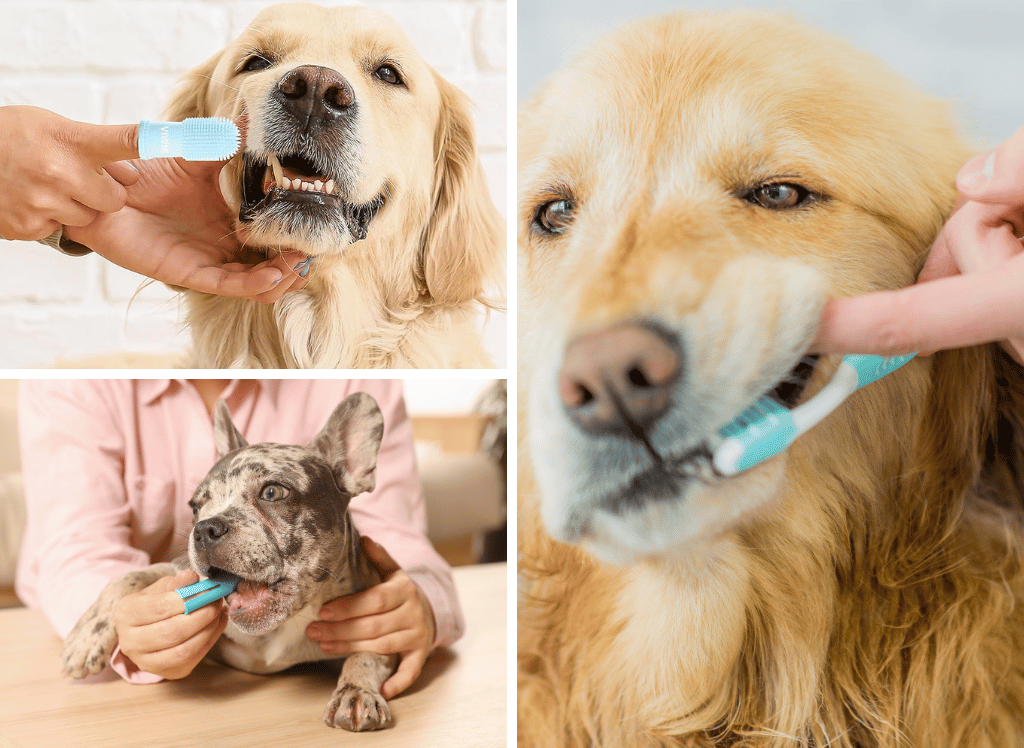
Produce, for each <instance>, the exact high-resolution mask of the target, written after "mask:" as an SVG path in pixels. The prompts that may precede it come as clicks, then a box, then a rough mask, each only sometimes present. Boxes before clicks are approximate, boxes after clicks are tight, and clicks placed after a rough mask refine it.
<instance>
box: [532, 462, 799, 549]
mask: <svg viewBox="0 0 1024 748" xmlns="http://www.w3.org/2000/svg"><path fill="white" fill-rule="evenodd" d="M784 475H785V460H784V458H782V459H775V460H771V461H769V462H767V463H764V464H762V465H760V466H758V467H756V468H754V469H752V470H748V471H747V472H745V473H743V474H741V475H738V476H735V477H731V478H718V479H714V480H712V481H708V480H707V479H706V478H704V477H703V476H700V475H694V474H692V473H690V472H689V471H688V470H686V471H683V470H681V469H676V468H673V467H672V466H671V465H668V466H666V468H665V469H664V470H657V471H651V470H648V471H645V472H644V473H642V474H639V475H637V476H635V477H634V478H633V479H631V480H629V481H628V482H627V484H626V486H625V487H621V488H619V487H616V488H612V489H609V488H607V487H601V486H600V484H599V482H598V481H593V482H591V488H590V490H588V491H583V492H580V491H578V492H576V493H575V494H574V495H573V496H572V498H571V499H569V500H566V497H564V496H556V495H553V494H552V493H550V492H547V493H545V492H543V491H542V495H541V507H542V518H543V521H544V525H545V527H546V529H547V530H548V533H549V534H550V535H551V536H552V537H553V538H554V539H555V540H558V541H560V542H563V543H568V544H570V545H577V546H579V547H581V548H582V549H584V550H585V551H587V552H588V553H589V554H590V555H591V556H593V557H594V558H595V559H596V560H597V561H600V562H602V563H606V564H612V565H619V566H621V565H628V564H633V563H637V562H642V561H645V560H650V559H659V558H661V559H672V558H675V559H683V558H692V557H694V556H700V555H703V554H704V553H705V552H706V550H707V549H708V548H711V547H713V546H714V545H715V544H716V543H717V542H718V541H719V540H720V539H721V538H723V537H724V536H726V535H728V534H730V533H731V532H733V531H735V530H737V529H739V528H740V527H742V526H743V524H744V523H745V522H747V521H748V520H749V519H750V518H751V517H752V516H760V514H762V513H763V511H764V509H765V507H766V506H768V505H770V504H771V503H772V502H774V501H775V500H776V497H777V496H778V494H779V491H780V488H781V485H782V482H783V480H784Z"/></svg>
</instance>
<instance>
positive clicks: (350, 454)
mask: <svg viewBox="0 0 1024 748" xmlns="http://www.w3.org/2000/svg"><path fill="white" fill-rule="evenodd" d="M383 437H384V416H383V414H381V412H380V408H379V407H378V406H377V401H376V400H374V399H373V398H372V397H370V396H369V395H367V394H366V393H365V392H356V393H355V394H353V395H349V396H348V397H346V398H345V399H344V400H342V401H341V404H340V405H339V406H338V407H337V408H335V409H334V412H333V413H331V417H330V418H328V419H327V425H326V426H324V427H323V429H322V430H321V431H320V433H319V434H317V435H316V436H314V437H313V441H311V442H310V446H311V447H313V449H315V450H317V451H318V452H319V453H320V454H322V455H323V456H324V457H325V458H326V459H327V462H328V463H329V464H330V466H331V469H332V470H333V471H334V477H335V480H337V481H338V485H339V486H340V487H341V488H344V489H345V490H346V491H348V492H349V494H351V495H352V496H355V495H357V494H361V493H363V492H364V491H372V490H373V487H374V486H375V485H376V484H377V451H378V450H379V449H380V441H381V439H382V438H383Z"/></svg>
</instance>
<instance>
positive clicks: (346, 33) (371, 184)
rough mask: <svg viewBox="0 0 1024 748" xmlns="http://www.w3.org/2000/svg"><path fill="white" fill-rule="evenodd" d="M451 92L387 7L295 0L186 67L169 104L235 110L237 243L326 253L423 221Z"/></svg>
mask: <svg viewBox="0 0 1024 748" xmlns="http://www.w3.org/2000/svg"><path fill="white" fill-rule="evenodd" d="M449 89H450V90H449ZM445 97H455V98H456V99H459V97H461V94H458V93H457V92H455V91H454V89H452V88H451V86H450V85H449V84H447V83H446V82H445V81H443V80H442V79H441V78H440V77H438V76H437V75H436V74H435V73H434V71H433V70H432V69H431V68H430V67H429V66H428V65H427V64H426V63H425V62H424V61H423V59H422V58H421V57H420V56H419V55H418V54H417V52H416V51H415V50H414V49H413V48H412V46H411V45H410V43H409V41H408V39H406V37H405V35H404V34H403V33H402V31H401V30H400V29H399V28H398V26H397V24H396V23H395V22H394V21H392V20H391V19H390V18H388V17H387V16H385V15H384V14H382V13H380V12H378V11H376V10H373V9H370V8H358V7H353V8H322V7H319V6H315V5H310V4H305V3H296V4H284V5H277V6H273V7H271V8H268V9H266V10H264V11H263V12H262V13H260V14H259V15H258V16H257V17H256V18H255V19H254V20H253V22H252V24H251V25H250V26H249V28H248V29H246V31H245V32H244V33H243V34H242V35H241V36H240V37H239V38H238V39H237V40H235V42H233V43H232V44H231V45H230V46H229V47H228V48H227V49H225V50H224V51H223V52H221V53H220V54H218V55H216V56H215V57H214V58H212V59H210V60H208V61H207V62H206V63H205V64H204V65H202V66H200V67H199V68H198V69H197V70H196V71H194V72H193V73H192V75H191V76H190V80H189V82H188V85H187V87H186V89H185V91H184V92H183V94H182V95H181V96H179V98H178V99H177V100H176V101H175V102H174V103H173V104H172V106H171V110H170V116H171V117H173V118H174V119H182V118H184V117H190V116H221V117H228V118H231V119H236V120H239V119H241V120H242V121H243V122H244V123H245V126H246V131H247V132H246V138H245V141H246V143H245V148H244V150H243V152H242V153H240V154H239V155H238V156H236V157H235V158H234V159H233V160H232V161H231V162H230V164H229V165H228V166H227V167H226V168H225V169H224V171H223V172H222V174H221V190H222V192H223V193H224V196H225V199H226V200H227V202H228V204H229V206H230V207H231V209H232V210H233V211H234V212H236V214H237V216H238V226H239V240H240V242H241V243H243V244H246V243H248V244H250V245H251V244H256V245H259V246H262V247H268V248H273V247H279V248H285V247H290V248H297V249H299V250H301V251H304V252H306V253H307V254H310V255H320V254H324V253H327V252H330V251H332V250H335V251H336V250H339V249H341V248H344V247H346V246H347V245H349V244H351V243H352V242H356V241H359V240H361V239H364V238H366V237H367V235H368V234H373V233H374V232H378V233H382V234H384V235H385V236H394V235H396V234H398V233H399V232H403V231H405V232H410V231H411V232H412V233H413V234H415V235H418V234H419V233H420V232H421V231H422V226H423V224H424V223H425V221H426V217H427V215H428V213H429V211H430V209H431V206H432V204H433V202H434V199H435V198H434V189H435V179H436V177H435V166H436V161H437V158H436V153H435V144H436V142H440V141H442V140H443V139H444V135H443V133H442V132H441V130H442V129H443V126H444V124H445V123H444V122H443V111H442V110H443V106H442V100H443V99H444V98H445ZM455 104H456V106H457V107H459V108H464V106H463V102H462V101H461V99H459V100H457V101H455ZM460 111H461V110H460ZM445 113H447V112H445ZM457 114H458V112H457ZM470 129H471V125H470Z"/></svg>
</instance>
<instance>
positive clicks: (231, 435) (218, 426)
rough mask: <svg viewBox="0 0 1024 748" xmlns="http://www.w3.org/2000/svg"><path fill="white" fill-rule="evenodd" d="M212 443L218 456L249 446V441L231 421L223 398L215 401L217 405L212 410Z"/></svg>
mask: <svg viewBox="0 0 1024 748" xmlns="http://www.w3.org/2000/svg"><path fill="white" fill-rule="evenodd" d="M213 443H214V444H215V445H216V446H217V455H218V456H219V457H223V456H224V455H226V454H228V453H230V452H234V451H235V450H236V449H241V448H242V447H248V446H249V442H247V441H246V440H245V438H244V437H243V436H242V435H241V433H239V431H238V429H236V428H235V424H233V423H232V422H231V413H230V412H229V411H228V406H227V404H226V403H225V402H224V401H223V400H218V401H217V407H216V408H215V409H214V411H213Z"/></svg>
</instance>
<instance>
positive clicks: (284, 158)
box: [238, 65, 384, 241]
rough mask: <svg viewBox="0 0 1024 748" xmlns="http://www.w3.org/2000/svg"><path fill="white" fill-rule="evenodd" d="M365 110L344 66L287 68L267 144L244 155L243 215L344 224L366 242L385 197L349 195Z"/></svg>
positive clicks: (274, 98)
mask: <svg viewBox="0 0 1024 748" xmlns="http://www.w3.org/2000/svg"><path fill="white" fill-rule="evenodd" d="M358 112H359V107H358V104H357V102H356V98H355V93H354V92H353V90H352V87H351V85H350V84H349V83H348V81H347V80H346V79H345V77H344V76H342V75H341V74H340V73H338V72H337V71H336V70H332V69H330V68H325V67H320V66H317V65H302V66H300V67H297V68H294V69H292V70H290V71H288V72H287V73H285V74H284V75H283V76H282V77H281V79H280V80H279V81H278V84H277V86H276V88H275V89H274V91H273V92H272V93H271V95H270V102H269V114H266V115H264V117H265V118H266V122H265V123H264V130H265V134H264V137H263V140H264V142H263V143H262V144H261V148H260V149H259V151H258V152H257V151H247V152H246V153H245V154H244V157H243V159H244V160H243V169H242V185H241V187H242V190H241V193H242V204H241V207H240V209H239V213H238V218H239V220H240V221H241V222H243V223H251V222H252V221H254V220H256V219H257V218H259V217H260V216H261V215H266V216H268V217H269V218H271V219H272V220H279V221H281V222H283V224H284V227H285V229H286V230H299V229H301V228H303V227H305V228H308V227H309V226H310V225H313V226H316V225H323V224H331V223H334V222H338V221H342V222H344V224H345V226H346V228H347V230H348V233H349V234H350V236H351V237H352V240H353V241H356V240H359V239H365V238H366V234H367V232H368V229H369V225H370V222H371V221H372V220H373V218H374V216H376V214H377V212H378V211H379V210H380V208H381V207H382V206H383V204H384V195H383V191H382V192H381V193H378V195H377V196H376V197H375V198H374V199H373V200H371V201H369V202H366V203H357V202H353V201H351V200H348V199H346V196H347V195H348V193H349V190H350V186H351V184H352V182H353V175H352V174H351V169H352V166H351V162H352V161H353V153H352V148H353V144H354V143H355V140H356V135H355V133H356V127H355V123H356V119H357V117H358Z"/></svg>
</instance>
